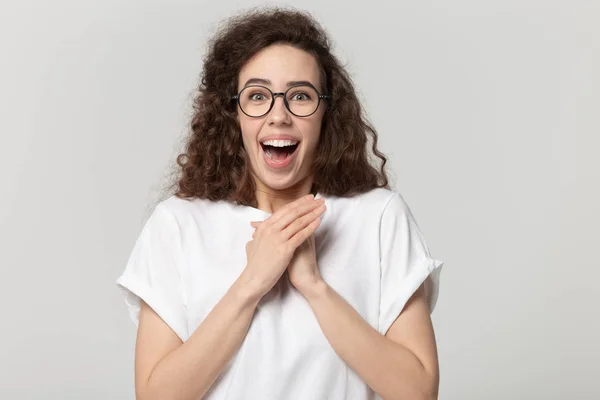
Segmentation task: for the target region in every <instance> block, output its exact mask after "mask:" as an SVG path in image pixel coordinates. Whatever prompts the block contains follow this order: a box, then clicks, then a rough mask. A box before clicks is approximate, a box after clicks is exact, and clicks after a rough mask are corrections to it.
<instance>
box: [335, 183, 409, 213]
mask: <svg viewBox="0 0 600 400" xmlns="http://www.w3.org/2000/svg"><path fill="white" fill-rule="evenodd" d="M333 201H334V202H335V203H337V204H339V205H340V206H343V207H344V208H348V209H354V210H357V211H360V212H361V214H364V213H369V214H375V215H382V214H383V213H384V211H385V210H386V209H388V208H394V209H398V208H400V209H403V208H404V207H405V206H406V203H405V202H404V199H403V198H402V196H401V195H400V193H398V192H397V191H394V190H390V189H385V188H376V189H371V190H369V191H367V192H364V193H361V194H358V195H355V196H352V197H336V198H335V199H334V200H333Z"/></svg>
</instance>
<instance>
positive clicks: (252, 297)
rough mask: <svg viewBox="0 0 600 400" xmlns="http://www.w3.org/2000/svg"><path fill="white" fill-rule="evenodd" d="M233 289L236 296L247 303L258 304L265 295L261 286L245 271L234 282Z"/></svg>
mask: <svg viewBox="0 0 600 400" xmlns="http://www.w3.org/2000/svg"><path fill="white" fill-rule="evenodd" d="M232 288H233V289H234V291H235V293H236V296H237V297H238V298H240V299H241V300H242V301H243V302H245V303H250V304H252V303H256V304H258V302H259V301H260V299H262V298H263V296H264V295H265V293H264V290H263V289H262V287H261V285H259V284H258V282H256V280H255V279H252V278H251V277H250V276H248V275H247V274H246V273H245V271H244V272H242V274H241V275H240V276H239V277H238V279H237V280H236V281H235V282H234V284H233V286H232Z"/></svg>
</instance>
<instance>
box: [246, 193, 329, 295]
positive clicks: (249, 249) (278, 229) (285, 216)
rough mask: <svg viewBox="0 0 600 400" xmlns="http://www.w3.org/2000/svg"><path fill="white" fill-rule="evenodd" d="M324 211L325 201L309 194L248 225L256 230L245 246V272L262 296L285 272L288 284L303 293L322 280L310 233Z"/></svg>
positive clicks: (313, 240)
mask: <svg viewBox="0 0 600 400" xmlns="http://www.w3.org/2000/svg"><path fill="white" fill-rule="evenodd" d="M324 211H325V202H324V200H323V199H322V198H320V199H315V198H314V196H313V195H308V196H304V197H302V198H300V199H298V200H296V201H294V202H291V203H289V204H287V205H285V206H284V207H282V208H281V209H279V210H277V211H276V212H275V213H273V215H271V216H270V217H269V218H267V219H266V220H265V221H252V222H251V223H250V224H251V226H252V227H253V228H255V231H254V233H253V235H252V240H250V241H249V242H248V243H247V244H246V257H247V262H248V264H247V266H246V271H245V272H246V273H249V274H250V276H251V277H252V278H253V281H255V282H257V283H258V285H259V288H260V289H259V290H260V292H261V294H262V295H264V294H266V293H267V292H268V291H269V290H270V289H271V288H272V287H273V286H274V285H275V284H276V283H277V281H278V280H279V279H280V278H281V276H282V275H283V274H284V273H285V271H286V270H287V273H288V278H289V280H290V283H291V284H292V285H293V286H294V287H295V288H296V289H298V290H299V291H300V292H301V293H303V294H305V293H306V292H307V291H309V290H311V289H312V288H313V287H314V286H315V285H316V284H319V283H320V282H321V281H322V277H321V274H320V272H319V267H318V265H317V254H316V246H315V238H314V235H313V234H314V232H315V231H316V229H317V227H318V226H319V224H320V217H321V215H322V214H323V212H324Z"/></svg>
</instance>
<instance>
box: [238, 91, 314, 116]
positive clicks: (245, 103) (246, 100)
mask: <svg viewBox="0 0 600 400" xmlns="http://www.w3.org/2000/svg"><path fill="white" fill-rule="evenodd" d="M239 98H240V107H241V108H242V111H243V112H244V113H246V114H248V115H250V116H253V117H260V116H262V115H264V114H266V113H267V112H268V111H269V109H270V108H271V102H272V101H273V94H272V93H271V92H270V91H269V90H268V89H267V88H266V87H263V86H247V87H245V88H244V89H243V90H242V91H241V92H240V95H239ZM286 100H287V103H288V104H289V107H288V109H289V110H290V111H291V112H292V113H293V114H295V115H297V116H308V115H310V114H312V113H314V112H315V110H316V109H317V107H318V105H319V94H318V93H317V91H316V90H315V89H314V88H312V87H310V86H295V87H292V88H290V89H289V90H288V91H287V93H286Z"/></svg>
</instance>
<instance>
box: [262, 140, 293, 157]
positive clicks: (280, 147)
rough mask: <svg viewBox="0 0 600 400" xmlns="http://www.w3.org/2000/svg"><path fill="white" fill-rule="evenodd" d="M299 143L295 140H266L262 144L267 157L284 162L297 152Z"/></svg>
mask: <svg viewBox="0 0 600 400" xmlns="http://www.w3.org/2000/svg"><path fill="white" fill-rule="evenodd" d="M298 143H299V142H297V141H295V140H266V141H264V142H262V143H261V146H262V148H263V151H264V152H265V155H266V156H267V158H269V159H270V160H273V161H274V162H282V161H285V160H287V159H288V158H290V157H291V156H292V155H293V154H294V153H295V152H296V149H297V148H298Z"/></svg>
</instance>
